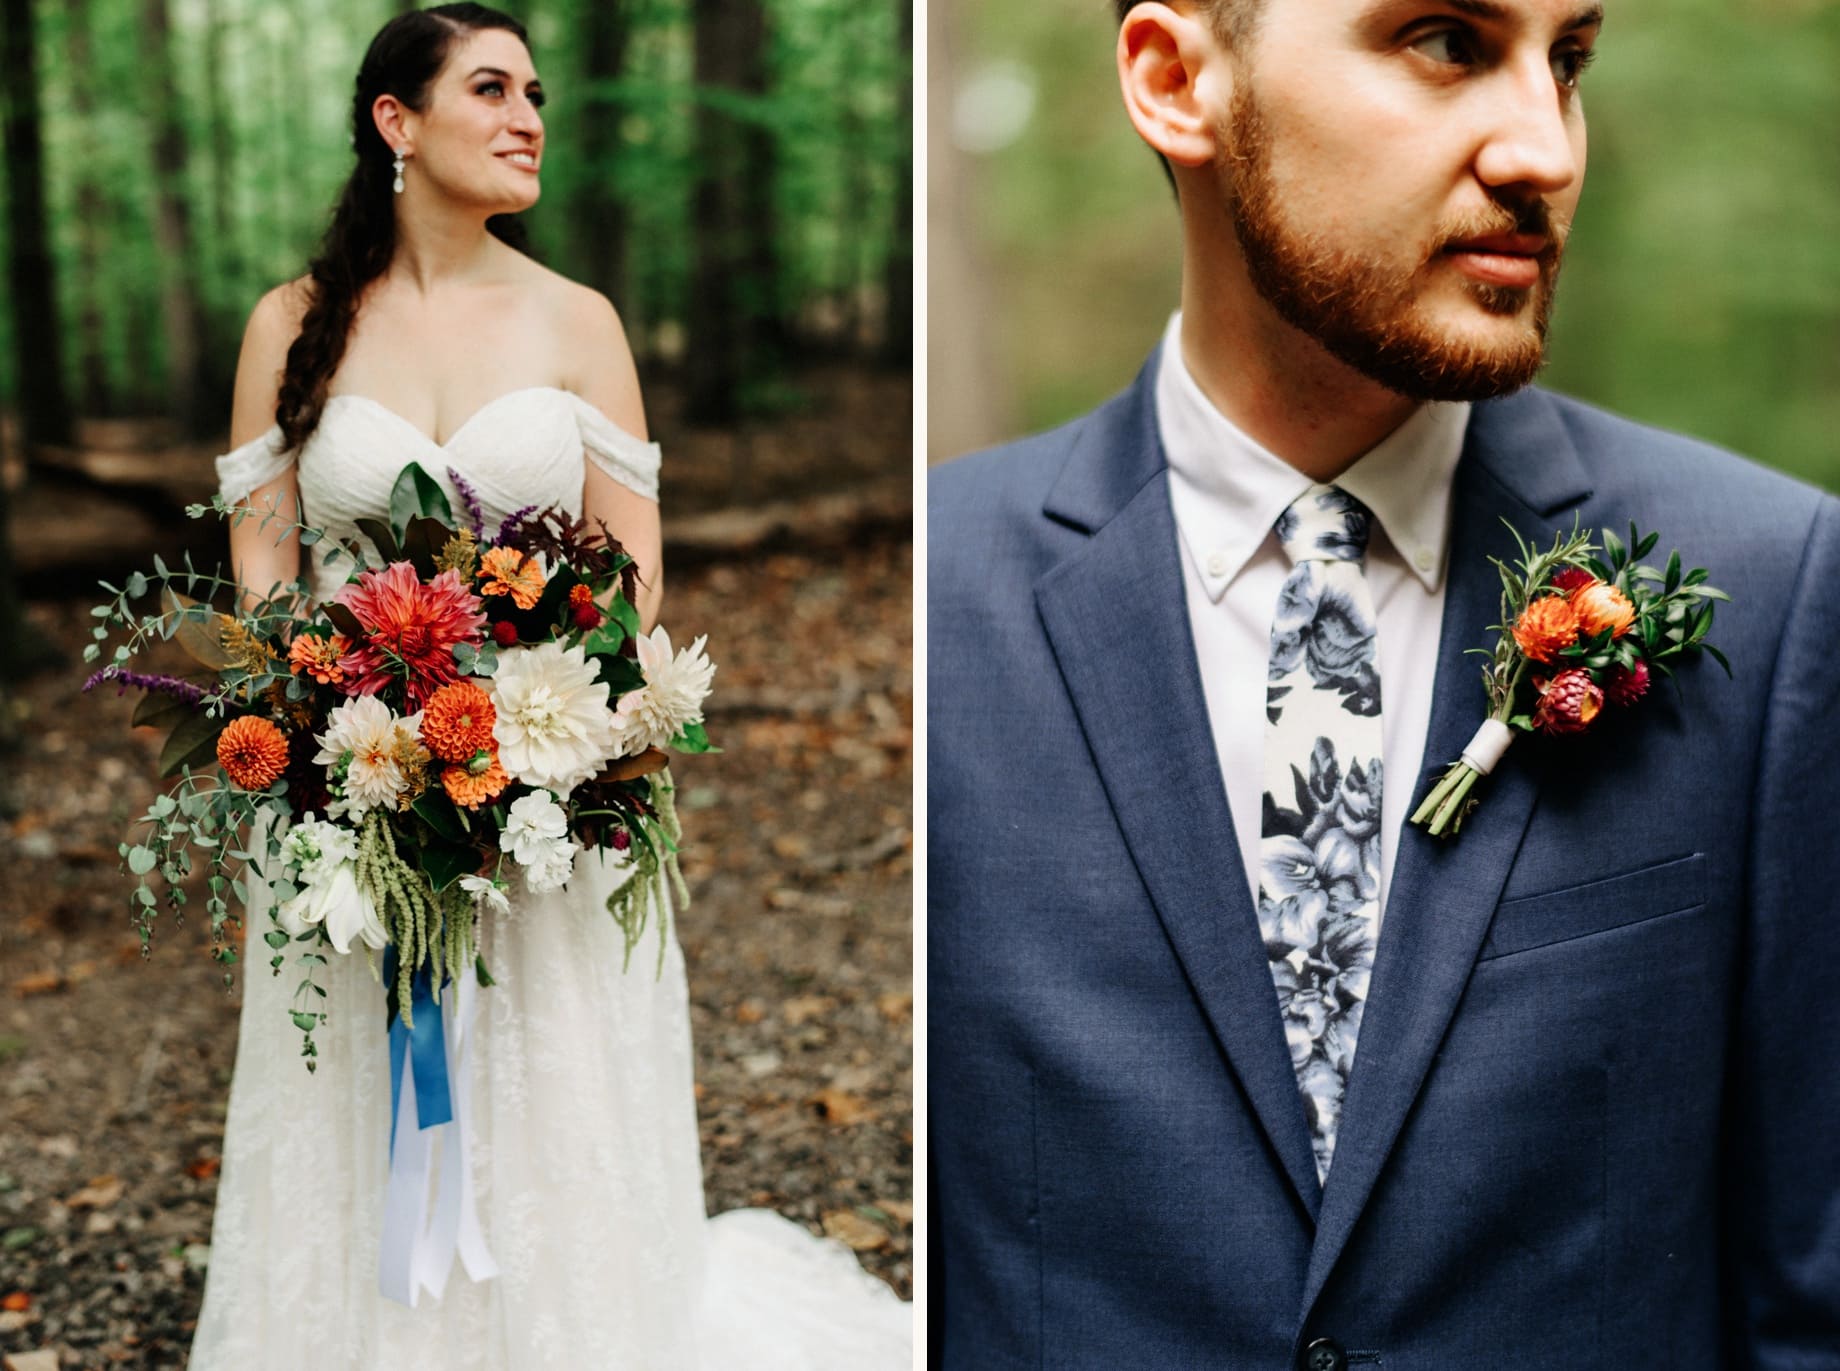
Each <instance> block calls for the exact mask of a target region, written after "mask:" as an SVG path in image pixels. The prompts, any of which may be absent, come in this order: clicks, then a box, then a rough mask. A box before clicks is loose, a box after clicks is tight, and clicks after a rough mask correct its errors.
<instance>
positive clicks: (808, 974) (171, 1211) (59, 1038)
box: [0, 416, 913, 1371]
mask: <svg viewBox="0 0 1840 1371" xmlns="http://www.w3.org/2000/svg"><path fill="white" fill-rule="evenodd" d="M899 448H900V450H901V451H902V452H905V451H906V449H907V438H906V427H905V418H904V416H903V419H902V423H901V427H900V437H899ZM808 455H810V454H808ZM887 465H888V468H889V469H888V471H887V472H885V473H884V474H885V475H887V476H890V477H892V475H893V474H894V469H893V464H892V462H890V463H888V464H887ZM793 493H795V494H808V493H809V491H796V492H793ZM911 571H912V557H911V545H910V543H909V542H908V541H907V540H906V539H905V537H903V536H900V535H895V534H888V533H885V532H884V533H881V534H879V535H876V536H863V537H858V538H855V539H854V540H847V539H846V540H843V541H838V542H833V543H832V544H831V545H829V546H827V547H823V548H818V549H815V550H802V551H755V552H747V551H745V550H741V549H737V550H736V551H735V555H733V556H730V557H726V558H724V559H722V560H713V561H707V562H705V563H703V564H701V565H696V566H692V567H689V568H687V569H685V570H683V571H681V572H674V573H673V578H672V581H671V586H670V592H669V597H668V599H669V610H670V612H669V615H668V621H669V622H670V623H672V624H674V625H682V626H683V627H684V629H685V630H692V629H694V630H698V631H700V630H704V629H707V630H709V636H710V642H709V652H710V656H711V658H712V659H713V660H715V661H716V662H717V663H718V664H719V666H718V672H717V676H716V692H715V694H714V695H712V697H711V699H710V704H709V716H708V717H709V729H710V733H711V735H712V737H713V738H714V739H715V741H716V742H718V743H719V744H720V745H722V746H723V747H724V748H725V751H724V752H723V753H722V754H720V755H714V756H709V757H691V758H684V759H681V760H680V761H679V763H678V764H677V766H676V768H675V770H676V774H677V778H678V783H679V794H680V806H681V808H682V811H683V817H684V822H685V827H686V830H687V846H686V849H685V852H684V856H683V867H684V874H685V877H686V879H687V880H688V882H689V885H690V888H691V892H692V896H693V903H692V905H691V907H690V908H689V909H688V910H686V911H684V912H683V913H682V915H681V917H680V918H679V920H678V932H679V936H680V937H681V940H682V942H683V944H684V949H685V958H686V962H687V965H688V972H689V982H690V995H691V1015H692V1018H691V1024H692V1031H693V1033H694V1036H695V1045H696V1069H697V1081H698V1085H697V1094H698V1100H699V1121H700V1125H701V1134H702V1148H703V1164H704V1174H705V1186H706V1192H707V1200H708V1206H709V1209H710V1211H711V1212H712V1213H713V1212H719V1211H721V1210H725V1209H730V1208H734V1207H736V1206H740V1205H764V1206H767V1207H770V1208H773V1209H776V1210H778V1211H779V1212H781V1213H783V1214H786V1215H788V1216H790V1217H792V1218H794V1219H796V1220H798V1221H800V1222H802V1223H804V1224H805V1225H806V1226H807V1227H809V1228H811V1229H812V1230H814V1231H820V1232H827V1233H829V1234H831V1235H832V1236H834V1237H837V1238H839V1239H841V1240H843V1241H844V1242H847V1243H848V1244H849V1245H850V1246H851V1247H853V1248H855V1249H856V1251H857V1252H858V1254H859V1256H860V1258H861V1260H862V1261H863V1263H864V1265H865V1266H866V1267H867V1268H868V1269H870V1270H871V1271H873V1272H875V1273H876V1274H877V1275H879V1276H881V1277H882V1278H883V1279H885V1280H886V1281H888V1282H889V1283H890V1284H891V1285H892V1286H894V1288H895V1289H896V1290H898V1291H899V1292H900V1293H901V1294H902V1295H903V1296H904V1297H907V1298H911V1296H912V1233H913V1229H912V1215H913V1211H912V1203H911V1198H912V1189H913V1171H912V1148H913V1136H912V1127H913V1115H912V1090H913V1078H912V1044H913V1017H912V1006H913V998H912V960H911V958H912V943H911V906H910V896H911V883H912V805H911V798H912V792H911V775H912V752H913V744H912V736H913V735H912V723H913V693H912V671H911V663H912V636H911V633H912V625H911V582H912V576H911ZM88 604H89V600H88V598H87V597H83V598H77V599H71V600H67V601H40V602H37V603H35V604H34V605H33V606H32V609H31V615H32V619H33V622H34V623H35V624H37V625H38V626H39V627H40V628H42V629H43V630H44V631H45V632H47V633H48V634H50V635H51V636H52V637H53V638H54V639H55V640H56V641H57V642H58V643H59V644H60V645H61V646H62V647H63V648H64V650H65V651H66V652H67V653H68V654H69V657H70V660H71V662H72V663H73V665H72V666H70V667H69V668H68V669H65V670H62V671H57V672H53V673H51V674H50V675H47V676H44V677H41V678H40V679H38V680H37V681H35V682H33V683H32V684H30V685H29V686H27V687H26V688H24V689H23V690H21V691H19V692H18V693H16V694H15V695H13V696H11V697H10V698H6V699H5V700H4V710H3V713H0V854H3V855H0V862H3V863H4V868H3V869H4V870H5V872H6V881H5V884H4V886H3V887H0V1354H4V1356H3V1357H0V1360H4V1362H5V1364H6V1365H7V1366H8V1367H9V1368H11V1367H15V1366H16V1367H18V1368H19V1371H53V1369H54V1368H59V1367H62V1368H101V1367H145V1368H171V1367H180V1366H183V1364H184V1359H185V1349H186V1346H187V1343H188V1342H189V1338H190V1333H191V1329H192V1326H193V1324H194V1321H195V1320H196V1318H197V1313H198V1306H199V1301H200V1298H201V1295H202V1290H203V1282H204V1272H205V1268H206V1266H207V1264H208V1261H209V1256H210V1247H209V1244H210V1236H211V1231H210V1229H211V1213H212V1205H213V1202H214V1199H215V1194H216V1183H217V1182H216V1178H217V1169H218V1164H219V1159H220V1156H221V1146H222V1137H223V1120H224V1109H225V1104H226V1092H227V1086H228V1082H229V1078H230V1070H231V1066H232V1063H233V1061H234V1058H235V1050H236V1031H237V1015H238V1010H239V1006H240V1003H241V999H240V993H239V992H238V991H236V990H230V991H226V990H225V989H224V987H223V985H222V982H221V969H220V968H219V967H218V966H217V965H216V964H215V963H213V962H211V961H210V960H209V959H208V957H207V955H206V948H207V946H208V933H207V931H206V930H205V928H204V927H203V920H202V918H199V919H197V920H194V921H188V923H187V925H186V926H185V927H184V928H182V929H177V930H174V929H171V928H170V927H167V928H164V929H163V930H162V934H161V937H160V940H159V942H158V943H157V944H156V947H155V950H154V954H153V956H152V958H151V960H149V961H143V959H142V956H141V952H140V943H139V939H138V937H137V935H135V933H134V932H133V931H132V929H131V928H130V926H129V922H128V914H127V910H128V903H127V895H128V891H129V884H130V881H129V878H128V877H127V876H126V875H124V874H122V873H121V871H120V870H119V869H118V862H117V858H116V851H115V844H116V843H117V842H118V841H119V840H120V839H121V838H122V837H124V836H126V834H127V832H128V828H129V826H130V824H131V822H132V820H133V818H134V816H136V815H138V814H139V813H141V812H142V811H143V810H144V809H145V807H146V805H147V803H148V801H149V800H150V799H151V797H152V796H153V794H154V793H155V791H156V788H157V781H156V775H155V771H156V769H155V766H154V754H155V750H156V748H157V743H158V739H157V737H156V736H155V735H153V734H152V733H151V732H150V731H148V730H138V731H135V730H131V729H130V728H129V726H128V715H129V712H130V710H131V708H132V706H133V703H134V699H133V697H132V696H129V697H125V698H123V697H117V696H116V695H115V694H114V693H113V692H111V691H108V690H106V689H104V690H99V691H97V692H95V693H94V694H91V695H89V696H84V695H82V694H80V692H79V684H80V681H81V675H82V673H81V670H80V669H79V668H78V667H77V666H75V665H74V663H75V661H76V657H77V654H78V653H79V651H80V649H81V645H82V643H83V642H84V641H85V640H86V635H87V629H88V627H89V625H90V623H91V622H92V621H91V620H89V618H88V615H87V608H88ZM196 903H197V902H196V901H195V902H194V904H196ZM257 931H258V932H260V931H262V930H257ZM486 993H488V994H489V993H490V991H488V992H486ZM302 1079H303V1081H305V1080H307V1079H308V1078H306V1077H304V1076H303V1078H302Z"/></svg>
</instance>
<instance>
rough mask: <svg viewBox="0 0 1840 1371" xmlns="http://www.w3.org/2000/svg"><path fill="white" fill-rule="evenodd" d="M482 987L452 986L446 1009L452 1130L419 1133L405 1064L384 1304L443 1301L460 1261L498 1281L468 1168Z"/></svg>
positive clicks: (386, 1208)
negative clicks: (471, 1066) (433, 1178)
mask: <svg viewBox="0 0 1840 1371" xmlns="http://www.w3.org/2000/svg"><path fill="white" fill-rule="evenodd" d="M477 996H478V986H477V985H476V984H475V983H474V980H473V978H472V977H471V976H469V975H465V974H462V975H461V976H460V978H459V980H458V981H456V982H454V983H453V984H451V985H449V986H448V994H447V996H446V999H445V1001H444V1002H443V1004H442V1005H441V1013H442V1015H443V1016H444V1018H445V1030H446V1038H447V1079H448V1090H449V1091H450V1092H451V1095H452V1099H453V1107H454V1117H453V1121H452V1122H451V1123H444V1124H439V1125H436V1126H435V1127H433V1128H418V1127H417V1126H416V1118H415V1072H414V1070H413V1068H412V1064H411V1063H410V1062H409V1061H408V1060H405V1061H404V1063H403V1081H402V1097H401V1102H400V1104H399V1106H398V1109H397V1118H396V1149H395V1152H394V1153H393V1154H392V1156H391V1158H390V1180H389V1185H388V1186H387V1188H386V1189H385V1192H384V1199H383V1255H382V1267H381V1271H380V1278H381V1279H380V1284H381V1286H382V1289H383V1293H384V1295H385V1297H387V1298H389V1299H392V1300H395V1301H396V1302H397V1303H398V1304H404V1305H407V1306H409V1308H411V1309H413V1308H414V1307H415V1301H416V1299H417V1297H418V1296H419V1295H420V1294H421V1292H422V1291H423V1290H426V1291H427V1292H428V1294H429V1296H430V1298H432V1299H434V1300H437V1301H438V1300H439V1299H440V1298H441V1295H442V1292H443V1291H445V1290H446V1288H447V1277H448V1273H449V1272H450V1271H451V1270H452V1269H453V1264H454V1254H455V1253H456V1252H458V1253H459V1256H460V1261H461V1264H462V1265H463V1266H464V1267H465V1268H466V1274H467V1275H468V1276H470V1277H472V1279H474V1280H476V1281H484V1280H490V1279H491V1278H492V1277H494V1276H496V1275H497V1274H498V1263H497V1262H495V1261H494V1260H493V1259H492V1253H491V1251H490V1250H489V1249H488V1248H487V1247H486V1239H485V1231H484V1230H483V1229H482V1228H481V1227H480V1223H479V1206H478V1201H477V1197H476V1196H475V1195H474V1193H473V1173H472V1170H471V1168H470V1167H468V1166H467V1155H468V1152H469V1144H470V1140H471V1138H472V1126H471V1118H472V1079H471V1075H470V1073H469V1072H468V1070H467V1066H468V1063H469V1060H470V1058H471V1056H472V1048H473V1032H472V1029H473V1013H474V1010H475V1008H476V1000H477ZM437 1141H438V1142H439V1143H440V1148H441V1159H440V1170H441V1175H440V1182H439V1191H438V1193H437V1194H436V1196H435V1201H434V1212H433V1214H432V1215H430V1213H429V1195H428V1191H429V1177H430V1175H431V1173H432V1172H433V1170H434V1162H435V1144H436V1142H437Z"/></svg>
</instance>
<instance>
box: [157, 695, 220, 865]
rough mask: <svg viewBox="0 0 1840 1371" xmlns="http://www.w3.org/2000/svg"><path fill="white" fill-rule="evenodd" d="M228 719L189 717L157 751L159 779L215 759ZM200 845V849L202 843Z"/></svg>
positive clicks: (204, 716)
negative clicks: (219, 738)
mask: <svg viewBox="0 0 1840 1371" xmlns="http://www.w3.org/2000/svg"><path fill="white" fill-rule="evenodd" d="M229 722H230V721H229V720H228V719H213V718H211V717H210V716H209V715H208V714H188V715H187V716H186V717H185V718H183V719H181V720H180V721H179V724H178V727H176V728H174V729H173V731H172V732H171V733H170V734H169V735H168V736H167V739H166V746H165V747H163V748H161V749H160V778H161V779H162V780H165V779H167V778H169V777H172V776H175V775H177V774H178V773H179V771H180V770H181V769H183V768H184V767H188V766H203V765H205V764H206V763H208V762H213V761H216V760H217V736H218V734H220V733H222V732H223V731H224V729H225V727H227V726H228V724H229ZM199 845H200V846H203V845H204V844H203V842H202V840H199Z"/></svg>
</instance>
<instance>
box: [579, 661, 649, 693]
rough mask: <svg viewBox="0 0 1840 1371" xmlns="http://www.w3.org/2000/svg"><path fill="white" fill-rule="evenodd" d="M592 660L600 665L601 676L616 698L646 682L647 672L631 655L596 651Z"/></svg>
mask: <svg viewBox="0 0 1840 1371" xmlns="http://www.w3.org/2000/svg"><path fill="white" fill-rule="evenodd" d="M590 660H591V661H593V662H594V663H596V664H597V665H598V666H599V667H600V678H601V679H602V680H603V681H605V682H606V683H607V688H608V690H609V692H610V693H611V694H612V696H613V698H614V699H615V700H618V699H619V697H620V696H622V695H624V694H626V692H627V691H629V690H637V689H638V688H639V687H640V686H642V685H644V684H645V673H644V672H643V671H641V670H640V669H639V664H638V663H637V662H635V661H634V660H633V659H632V658H630V657H621V656H619V655H618V654H617V653H612V652H594V653H592V654H591V656H590Z"/></svg>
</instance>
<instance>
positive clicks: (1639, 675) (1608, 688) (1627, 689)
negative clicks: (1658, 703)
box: [1604, 657, 1648, 705]
mask: <svg viewBox="0 0 1840 1371" xmlns="http://www.w3.org/2000/svg"><path fill="white" fill-rule="evenodd" d="M1646 694H1648V663H1647V662H1645V661H1643V660H1642V659H1641V658H1640V657H1638V658H1636V664H1635V665H1634V666H1632V667H1623V666H1613V667H1611V668H1610V670H1609V671H1607V672H1606V673H1604V698H1605V699H1607V700H1608V701H1609V702H1610V703H1611V704H1613V705H1632V704H1634V703H1635V702H1636V701H1637V700H1639V699H1641V698H1642V697H1643V696H1644V695H1646Z"/></svg>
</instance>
